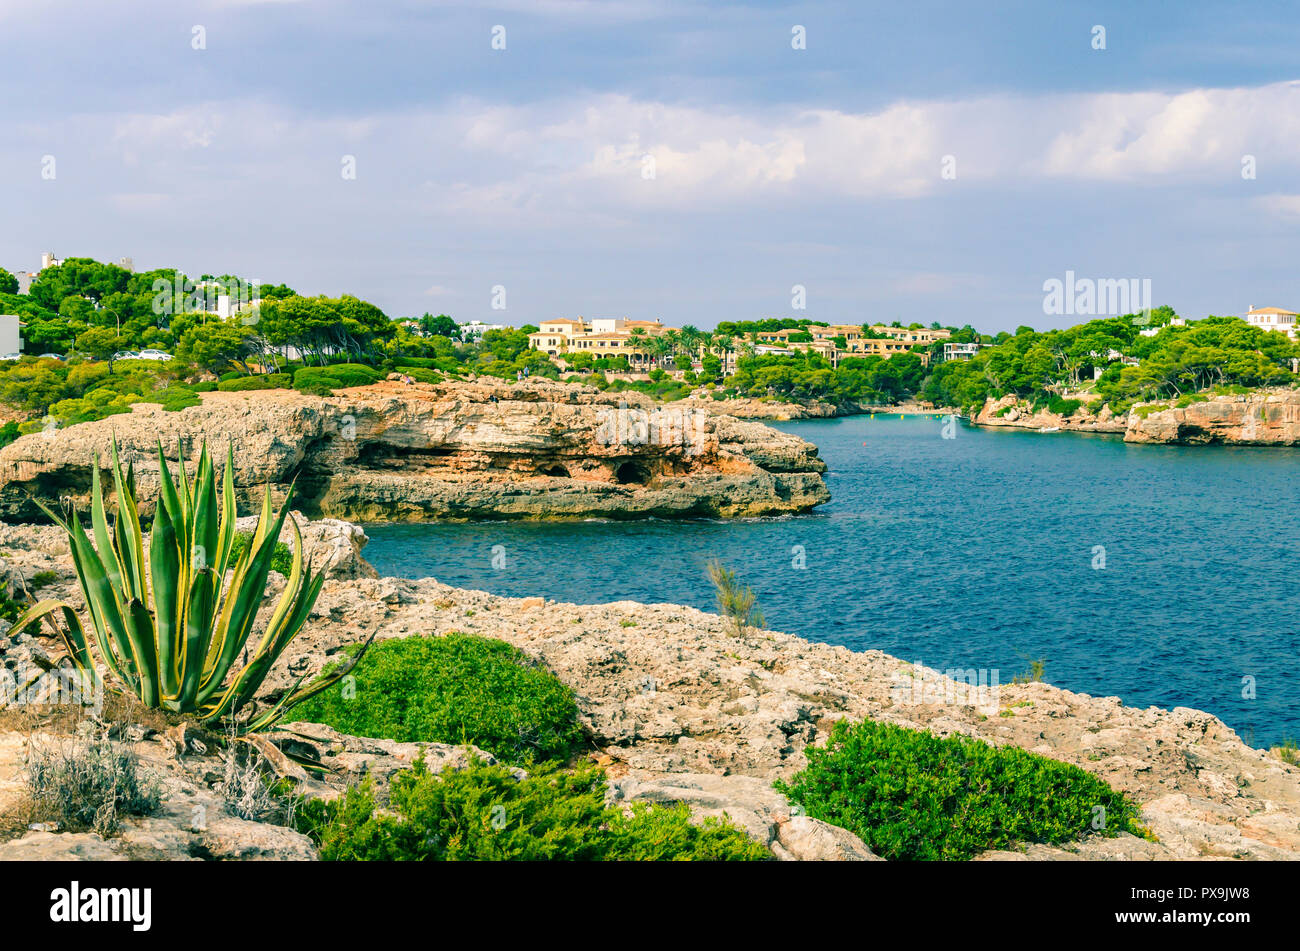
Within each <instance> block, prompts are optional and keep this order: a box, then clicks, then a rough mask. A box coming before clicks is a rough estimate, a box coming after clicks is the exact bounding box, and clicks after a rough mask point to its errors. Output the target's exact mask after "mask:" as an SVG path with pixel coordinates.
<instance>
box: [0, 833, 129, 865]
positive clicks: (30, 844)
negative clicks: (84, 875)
mask: <svg viewBox="0 0 1300 951" xmlns="http://www.w3.org/2000/svg"><path fill="white" fill-rule="evenodd" d="M124 859H126V856H125V855H122V854H121V853H120V852H119V851H118V850H117V849H115V848H113V843H112V842H106V841H105V840H104V839H102V838H100V837H99V836H97V835H96V834H95V833H93V832H28V833H27V834H26V835H24V836H23V837H22V838H21V839H14V840H13V841H11V842H0V862H120V861H123V860H124Z"/></svg>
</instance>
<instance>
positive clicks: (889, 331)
mask: <svg viewBox="0 0 1300 951" xmlns="http://www.w3.org/2000/svg"><path fill="white" fill-rule="evenodd" d="M871 331H872V333H875V334H883V335H884V336H886V337H893V338H894V339H895V340H905V341H907V342H908V343H912V344H918V343H934V342H935V341H936V340H947V339H948V338H949V337H951V336H952V331H951V330H943V329H939V330H931V329H927V328H924V327H915V328H913V327H886V326H885V325H884V324H873V325H872V327H871Z"/></svg>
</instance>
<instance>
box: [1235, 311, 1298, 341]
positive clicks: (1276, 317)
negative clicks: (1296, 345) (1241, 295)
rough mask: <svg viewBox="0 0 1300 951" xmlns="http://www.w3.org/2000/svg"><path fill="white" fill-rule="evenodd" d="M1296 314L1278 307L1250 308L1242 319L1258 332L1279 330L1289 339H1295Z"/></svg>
mask: <svg viewBox="0 0 1300 951" xmlns="http://www.w3.org/2000/svg"><path fill="white" fill-rule="evenodd" d="M1297 316H1300V315H1297V314H1296V313H1294V312H1293V311H1289V310H1283V309H1282V308H1280V307H1260V308H1255V307H1254V306H1252V307H1251V308H1250V310H1248V311H1246V316H1245V317H1243V318H1242V319H1243V320H1244V321H1246V323H1248V324H1250V325H1251V326H1252V327H1258V328H1259V329H1260V330H1280V331H1281V332H1282V333H1284V334H1286V335H1287V336H1288V337H1290V338H1291V339H1293V340H1294V339H1295V319H1296V317H1297Z"/></svg>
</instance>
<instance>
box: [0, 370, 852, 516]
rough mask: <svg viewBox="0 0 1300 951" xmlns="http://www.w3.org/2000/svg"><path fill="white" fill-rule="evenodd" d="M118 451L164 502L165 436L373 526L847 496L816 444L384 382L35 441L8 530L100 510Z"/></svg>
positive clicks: (612, 401) (247, 479) (638, 412)
mask: <svg viewBox="0 0 1300 951" xmlns="http://www.w3.org/2000/svg"><path fill="white" fill-rule="evenodd" d="M114 438H116V440H117V443H118V446H119V447H120V449H121V451H122V453H123V455H124V457H125V458H128V459H132V460H134V462H135V465H136V472H137V476H138V478H139V481H140V484H141V485H142V487H144V489H145V491H143V493H142V494H143V495H144V496H146V497H152V496H153V494H154V493H153V491H152V487H153V486H154V485H156V483H157V478H158V468H157V446H158V441H159V440H160V439H161V441H162V443H163V445H164V447H166V449H167V451H168V454H169V457H174V455H175V451H176V447H177V445H178V444H180V443H181V442H188V443H189V444H191V445H197V444H198V443H199V442H200V441H202V440H205V439H206V440H207V443H208V445H209V447H210V448H212V449H213V450H215V451H218V452H221V453H224V451H225V447H226V445H227V443H228V442H233V443H234V446H235V450H236V452H235V485H236V489H237V491H238V493H239V495H240V497H241V504H242V507H243V510H245V511H247V510H248V505H249V502H250V500H253V499H255V498H256V497H257V496H258V495H259V494H260V492H261V486H263V485H265V484H271V485H272V486H273V487H274V488H275V489H276V492H277V494H278V495H281V496H282V495H283V494H284V492H285V491H286V490H287V488H288V486H289V484H290V483H296V487H297V494H296V496H295V505H296V506H297V507H298V508H301V509H302V510H304V511H306V512H308V513H309V514H311V515H313V516H335V517H340V518H350V519H354V520H357V521H386V520H419V519H427V518H443V519H477V518H565V517H591V516H604V517H609V518H635V517H640V516H659V517H674V516H721V517H731V516H753V515H767V514H776V513H785V512H799V511H804V510H806V509H809V508H812V507H813V506H815V505H818V504H820V503H822V502H825V501H827V500H828V499H829V493H828V492H827V489H826V485H825V483H824V482H823V480H822V473H823V472H825V470H826V465H825V463H823V462H822V460H821V459H820V458H818V455H817V449H816V447H815V446H813V445H811V444H810V443H807V442H805V441H804V440H802V439H799V438H798V437H796V436H790V435H787V434H785V433H781V432H778V431H776V430H773V429H770V428H768V427H767V426H764V425H762V424H761V423H755V422H746V421H741V420H737V419H733V418H732V417H729V416H723V415H716V414H713V413H709V412H706V411H705V410H704V409H702V408H700V407H677V406H673V405H669V406H666V407H656V406H655V404H654V402H653V401H652V400H650V399H649V398H648V397H646V396H643V395H641V394H636V393H628V394H604V393H601V392H600V391H599V390H595V389H592V388H588V387H580V386H577V387H575V386H566V385H562V384H554V383H550V382H548V381H545V380H534V381H528V382H526V383H524V384H520V385H506V384H504V383H501V382H499V381H493V382H484V381H479V382H474V383H446V384H439V385H425V384H418V383H417V384H403V383H398V382H383V383H380V384H377V385H375V386H369V387H358V388H355V389H352V390H345V391H341V392H340V393H339V394H336V395H335V396H333V397H329V398H322V397H314V396H304V395H301V394H299V393H296V392H293V391H288V390H263V391H257V392H245V393H206V394H203V404H202V405H201V406H195V407H190V408H188V409H185V410H182V411H180V412H177V413H167V412H164V411H163V410H162V409H161V407H159V406H157V405H153V404H139V405H137V406H136V407H135V408H134V411H133V412H132V413H130V414H124V415H120V416H112V417H109V418H107V419H104V420H100V421H98V422H92V423H83V424H81V425H79V426H74V427H71V428H69V429H66V430H62V431H55V432H52V433H36V434H32V435H29V436H25V437H23V438H21V439H19V440H18V441H16V442H14V443H12V444H11V445H9V446H7V447H5V448H4V449H3V450H0V517H2V518H5V519H9V520H27V519H33V518H37V517H39V510H38V509H37V508H36V506H35V505H34V504H33V503H32V501H31V497H32V496H33V495H35V496H36V497H39V498H43V499H45V500H47V501H53V500H56V499H63V498H71V499H73V500H75V501H78V502H79V503H83V504H84V500H85V498H86V496H87V493H88V490H89V486H90V479H91V462H90V461H91V459H92V457H93V455H94V454H95V453H99V454H100V457H101V460H106V459H107V456H108V452H109V447H110V443H111V441H112V440H113V439H114Z"/></svg>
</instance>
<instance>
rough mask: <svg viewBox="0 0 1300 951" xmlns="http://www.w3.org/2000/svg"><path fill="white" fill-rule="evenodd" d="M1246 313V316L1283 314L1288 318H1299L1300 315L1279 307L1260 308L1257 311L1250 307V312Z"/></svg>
mask: <svg viewBox="0 0 1300 951" xmlns="http://www.w3.org/2000/svg"><path fill="white" fill-rule="evenodd" d="M1246 313H1247V314H1285V315H1286V316H1288V317H1300V314H1297V313H1296V312H1295V311H1293V310H1283V309H1282V308H1281V307H1260V308H1258V309H1257V308H1254V307H1252V308H1251V309H1250V310H1248V311H1246Z"/></svg>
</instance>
